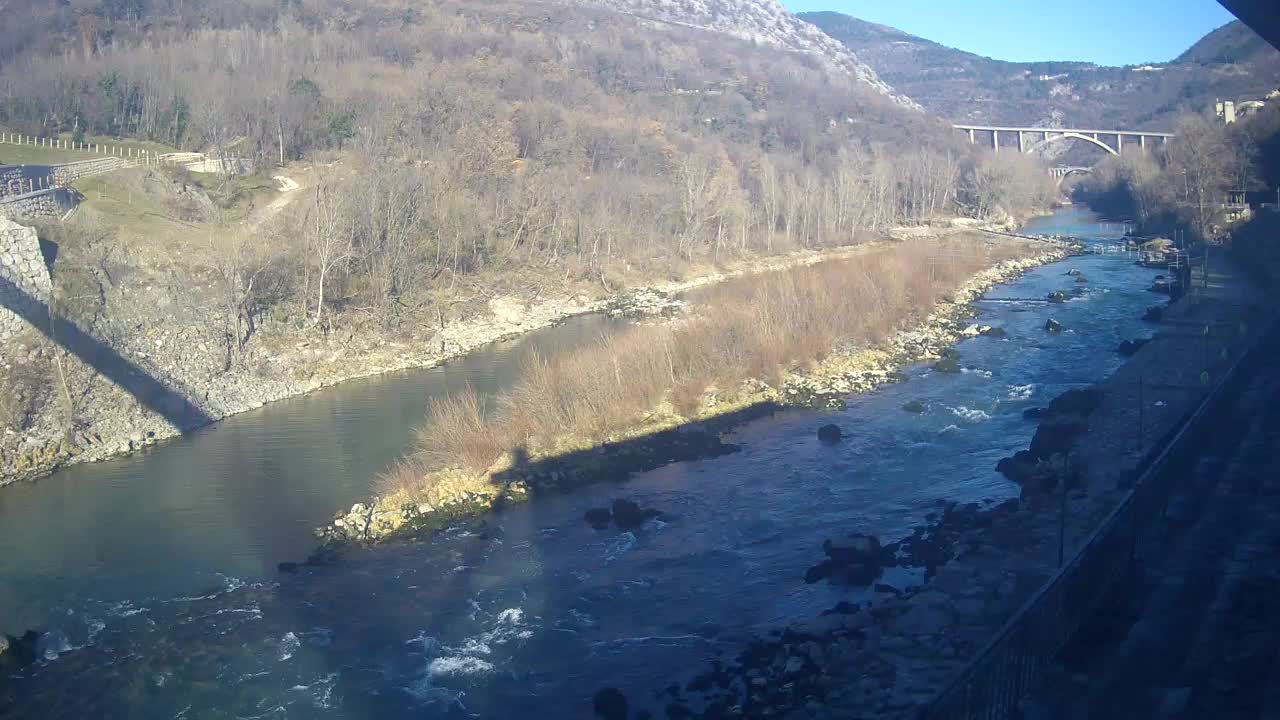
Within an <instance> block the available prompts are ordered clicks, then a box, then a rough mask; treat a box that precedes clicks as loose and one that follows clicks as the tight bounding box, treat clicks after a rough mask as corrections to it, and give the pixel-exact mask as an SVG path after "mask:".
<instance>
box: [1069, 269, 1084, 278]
mask: <svg viewBox="0 0 1280 720" xmlns="http://www.w3.org/2000/svg"><path fill="white" fill-rule="evenodd" d="M1067 274H1068V275H1073V276H1075V277H1082V273H1081V272H1080V270H1079V269H1077V268H1071V269H1070V270H1068V271H1067Z"/></svg>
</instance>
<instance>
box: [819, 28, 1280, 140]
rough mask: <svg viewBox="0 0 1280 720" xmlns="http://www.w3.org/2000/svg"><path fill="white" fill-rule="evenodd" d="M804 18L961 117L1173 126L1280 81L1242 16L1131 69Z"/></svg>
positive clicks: (947, 113) (931, 104)
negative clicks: (1177, 51)
mask: <svg viewBox="0 0 1280 720" xmlns="http://www.w3.org/2000/svg"><path fill="white" fill-rule="evenodd" d="M801 17H802V18H803V19H805V20H807V21H809V22H811V23H813V24H814V25H817V26H818V27H820V28H822V29H823V30H824V31H826V32H827V33H828V34H830V35H831V36H832V37H834V38H836V39H837V40H840V41H841V42H843V43H845V44H846V45H848V46H849V47H850V48H852V49H854V50H855V51H856V52H857V53H858V56H859V57H860V58H862V60H863V61H864V62H866V63H868V64H869V65H871V66H872V67H873V68H875V70H876V71H877V72H878V73H879V74H880V76H881V77H882V78H884V79H885V81H886V82H888V83H890V84H891V85H893V86H895V87H896V88H898V89H899V90H900V91H902V92H903V93H905V94H907V95H909V96H911V97H912V98H913V99H915V100H916V101H918V102H919V103H921V104H922V105H924V107H925V108H927V109H928V110H929V111H930V112H933V113H935V114H937V115H940V116H942V117H945V118H947V119H949V120H951V121H953V122H972V123H991V124H1003V125H1040V124H1049V125H1053V126H1058V127H1063V126H1074V127H1100V128H1107V129H1110V128H1113V127H1116V128H1133V129H1144V130H1168V129H1169V128H1170V127H1172V126H1173V123H1174V121H1175V119H1176V117H1177V116H1178V115H1180V114H1182V113H1185V112H1197V113H1198V112H1205V111H1206V110H1209V109H1211V108H1212V107H1213V104H1214V101H1215V100H1217V99H1223V100H1235V101H1241V100H1254V99H1260V98H1263V97H1265V96H1266V94H1267V93H1269V92H1271V91H1273V90H1276V89H1277V88H1280V51H1276V50H1275V49H1274V48H1272V47H1271V46H1270V45H1268V44H1267V43H1266V42H1265V41H1264V40H1263V39H1262V38H1260V37H1258V35H1257V34H1256V33H1254V32H1253V31H1252V30H1250V29H1248V28H1247V27H1245V26H1244V24H1242V23H1240V22H1239V21H1236V22H1232V23H1230V24H1228V25H1225V26H1223V27H1222V28H1219V29H1218V30H1215V31H1214V32H1212V33H1210V34H1209V35H1207V36H1206V37H1205V38H1204V39H1202V40H1201V41H1200V42H1199V43H1197V44H1196V45H1195V46H1194V47H1192V48H1191V49H1189V50H1188V51H1187V52H1185V53H1183V54H1182V55H1181V56H1179V57H1178V58H1177V59H1175V60H1172V61H1169V62H1156V61H1155V60H1156V59H1153V62H1152V63H1151V64H1149V65H1141V66H1130V67H1103V66H1098V65H1093V64H1090V63H1081V62H1036V63H1013V62H1004V61H1001V60H993V59H991V58H987V57H982V56H980V55H975V54H973V53H968V52H964V51H962V50H956V49H953V48H949V47H946V46H943V45H940V44H938V43H935V42H932V41H930V40H926V39H923V38H919V37H915V36H913V35H910V34H908V33H905V32H902V31H900V30H896V29H894V28H890V27H885V26H883V25H876V24H874V23H868V22H865V21H863V20H859V19H857V18H853V17H849V16H847V15H842V14H840V13H833V12H821V13H802V14H801Z"/></svg>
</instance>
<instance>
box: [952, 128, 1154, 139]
mask: <svg viewBox="0 0 1280 720" xmlns="http://www.w3.org/2000/svg"><path fill="white" fill-rule="evenodd" d="M952 127H954V128H955V129H957V130H980V131H982V132H1023V133H1079V134H1080V135H1127V136H1132V137H1138V136H1144V137H1161V138H1171V137H1173V136H1174V135H1173V133H1167V132H1155V131H1152V130H1081V129H1080V128H1046V127H1004V126H999V125H952Z"/></svg>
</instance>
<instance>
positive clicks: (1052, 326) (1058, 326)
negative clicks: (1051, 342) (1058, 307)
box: [1044, 318, 1062, 335]
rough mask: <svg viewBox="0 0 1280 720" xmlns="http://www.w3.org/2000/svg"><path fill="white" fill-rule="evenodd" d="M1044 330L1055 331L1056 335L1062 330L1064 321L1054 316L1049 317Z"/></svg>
mask: <svg viewBox="0 0 1280 720" xmlns="http://www.w3.org/2000/svg"><path fill="white" fill-rule="evenodd" d="M1044 330H1045V332H1048V333H1053V334H1054V335H1057V334H1058V333H1060V332H1062V323H1060V322H1058V321H1057V320H1054V319H1053V318H1049V319H1048V320H1046V321H1045V323H1044Z"/></svg>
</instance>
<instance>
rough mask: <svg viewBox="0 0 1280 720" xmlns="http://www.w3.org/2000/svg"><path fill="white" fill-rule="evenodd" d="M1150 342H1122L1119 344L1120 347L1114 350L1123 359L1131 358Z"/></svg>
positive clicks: (1144, 340) (1148, 339)
mask: <svg viewBox="0 0 1280 720" xmlns="http://www.w3.org/2000/svg"><path fill="white" fill-rule="evenodd" d="M1149 342H1151V340H1150V338H1140V339H1138V340H1124V341H1122V342H1121V343H1120V347H1118V348H1116V351H1117V352H1119V353H1120V354H1121V355H1123V356H1124V357H1132V356H1134V355H1137V354H1138V351H1139V350H1141V349H1142V346H1143V345H1146V344H1147V343H1149Z"/></svg>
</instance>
